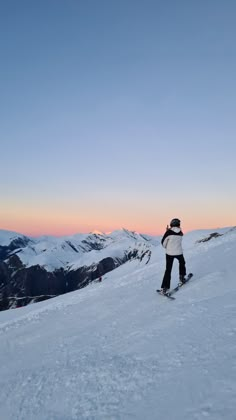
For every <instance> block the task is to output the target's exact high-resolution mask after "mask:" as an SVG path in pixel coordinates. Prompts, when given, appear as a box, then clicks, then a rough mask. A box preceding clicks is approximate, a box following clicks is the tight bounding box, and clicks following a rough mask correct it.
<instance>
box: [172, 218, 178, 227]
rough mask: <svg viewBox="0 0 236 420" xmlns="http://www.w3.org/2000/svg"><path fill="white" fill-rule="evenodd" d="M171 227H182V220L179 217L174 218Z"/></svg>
mask: <svg viewBox="0 0 236 420" xmlns="http://www.w3.org/2000/svg"><path fill="white" fill-rule="evenodd" d="M170 227H180V220H179V219H172V220H171V222H170Z"/></svg>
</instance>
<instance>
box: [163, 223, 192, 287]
mask: <svg viewBox="0 0 236 420" xmlns="http://www.w3.org/2000/svg"><path fill="white" fill-rule="evenodd" d="M180 223H181V222H180V220H179V219H172V220H171V222H170V228H169V227H168V226H167V228H166V232H165V234H164V236H163V238H162V240H161V244H162V246H163V247H164V248H165V250H166V270H165V274H164V277H163V281H162V285H161V293H163V294H165V293H167V292H168V290H169V288H170V281H171V270H172V266H173V262H174V259H175V258H176V259H177V260H178V262H179V282H180V283H184V282H185V275H186V265H185V259H184V256H183V249H182V239H183V232H182V230H181V227H180Z"/></svg>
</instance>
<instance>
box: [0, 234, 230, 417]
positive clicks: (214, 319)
mask: <svg viewBox="0 0 236 420" xmlns="http://www.w3.org/2000/svg"><path fill="white" fill-rule="evenodd" d="M210 233H212V231H210V232H192V233H189V234H188V235H186V237H185V240H184V247H185V256H186V262H187V268H188V271H189V272H190V271H192V272H193V273H194V277H193V279H192V280H191V281H190V282H189V283H188V284H187V285H186V286H184V287H183V288H182V289H181V290H180V291H179V292H178V293H177V294H176V300H175V301H170V300H168V299H167V298H165V297H161V296H159V295H158V294H157V293H156V292H155V289H156V288H157V287H160V283H161V279H162V276H163V271H164V253H163V250H162V249H161V247H156V249H155V251H154V252H153V253H152V257H151V260H150V262H149V264H147V265H146V264H145V262H144V261H141V262H139V261H138V260H133V261H129V262H127V263H126V264H124V265H122V266H120V267H119V268H117V269H116V270H114V271H112V272H110V273H109V274H107V275H106V277H105V279H104V281H103V282H102V283H92V284H90V285H89V286H88V287H86V288H84V289H82V290H79V291H76V292H73V293H68V294H66V295H63V296H59V297H57V298H55V299H52V300H49V301H46V302H41V303H38V304H34V305H29V306H27V307H24V308H20V309H15V310H10V311H5V312H1V313H0V343H1V345H0V363H1V375H0V408H1V410H0V419H1V420H13V419H14V420H25V419H30V420H42V419H50V420H69V419H76V420H77V419H80V420H83V419H89V420H90V419H96V420H104V419H107V420H108V419H109V420H126V419H132V420H133V419H137V420H143V419H146V420H156V419H157V420H159V419H160V420H190V419H194V420H202V419H209V420H223V419H225V420H235V412H236V398H235V396H236V306H235V300H236V282H235V272H236V258H235V255H236V230H235V229H234V230H229V229H226V230H225V231H224V232H222V233H224V235H223V236H218V237H216V238H212V239H210V240H208V241H205V242H199V243H196V240H200V239H203V238H204V237H205V238H207V237H208V236H209V234H210ZM177 278H178V275H177V265H176V264H175V266H174V270H173V276H172V286H174V285H175V284H176V282H177Z"/></svg>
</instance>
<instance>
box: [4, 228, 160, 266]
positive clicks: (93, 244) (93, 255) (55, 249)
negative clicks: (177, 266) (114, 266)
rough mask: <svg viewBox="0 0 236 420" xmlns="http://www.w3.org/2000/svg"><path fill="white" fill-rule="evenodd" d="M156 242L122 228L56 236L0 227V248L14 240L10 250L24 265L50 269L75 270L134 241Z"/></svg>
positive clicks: (148, 244) (126, 248)
mask: <svg viewBox="0 0 236 420" xmlns="http://www.w3.org/2000/svg"><path fill="white" fill-rule="evenodd" d="M23 240H24V242H23ZM158 242H160V241H159V240H158V237H156V238H154V237H151V236H147V235H140V234H139V233H136V232H131V231H128V230H126V229H121V230H117V231H114V232H111V233H110V234H103V233H91V234H76V235H72V236H64V237H60V238H57V237H53V236H43V237H38V238H27V237H25V236H23V235H21V234H17V233H15V232H9V231H4V230H0V250H1V247H4V248H5V247H6V246H9V245H12V244H14V243H15V244H16V245H17V244H18V245H17V246H14V247H13V246H11V247H10V252H11V254H12V252H14V253H17V256H18V257H19V258H20V260H21V262H22V263H23V264H24V266H25V267H32V266H36V265H40V266H41V267H44V268H45V269H46V270H47V271H50V272H53V271H54V270H56V269H60V268H63V269H66V270H70V269H72V270H75V269H77V268H78V267H81V266H83V265H88V266H89V265H91V264H95V263H98V262H99V261H101V260H102V259H103V258H108V257H112V258H123V257H124V254H125V252H126V251H129V250H131V249H133V248H134V246H136V244H139V245H140V244H142V245H144V246H146V247H151V246H152V245H156V244H157V243H158ZM101 250H102V251H103V252H101ZM5 257H6V256H5V253H4V258H5Z"/></svg>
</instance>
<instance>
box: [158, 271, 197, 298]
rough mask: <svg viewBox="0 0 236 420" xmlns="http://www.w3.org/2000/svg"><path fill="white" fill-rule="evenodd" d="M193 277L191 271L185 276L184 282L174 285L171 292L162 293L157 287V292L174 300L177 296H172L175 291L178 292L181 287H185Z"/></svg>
mask: <svg viewBox="0 0 236 420" xmlns="http://www.w3.org/2000/svg"><path fill="white" fill-rule="evenodd" d="M192 277H193V274H192V273H189V274H188V275H187V277H186V278H185V282H184V283H179V284H178V285H177V286H176V287H174V289H172V290H171V291H170V292H167V293H165V294H164V295H163V293H161V290H160V289H157V293H159V295H161V296H164V297H167V298H169V299H172V300H174V299H175V297H174V296H172V295H173V294H174V293H176V292H177V291H178V290H179V289H180V288H181V287H183V286H184V285H185V284H186V283H188V281H189V280H190V279H191V278H192Z"/></svg>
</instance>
